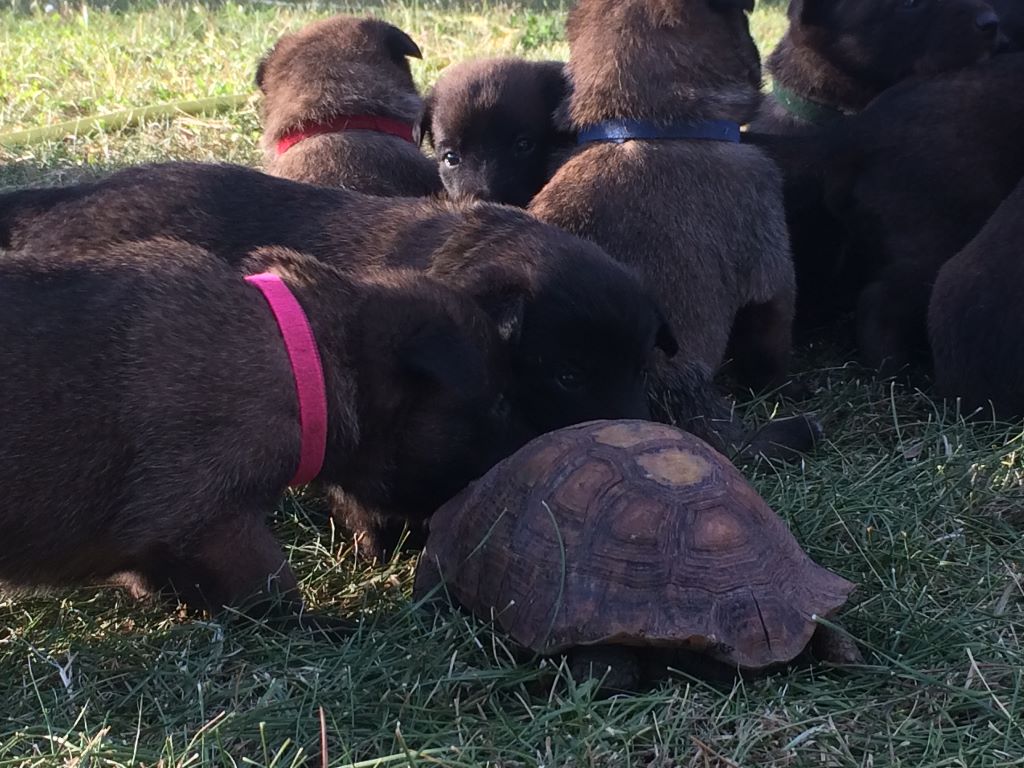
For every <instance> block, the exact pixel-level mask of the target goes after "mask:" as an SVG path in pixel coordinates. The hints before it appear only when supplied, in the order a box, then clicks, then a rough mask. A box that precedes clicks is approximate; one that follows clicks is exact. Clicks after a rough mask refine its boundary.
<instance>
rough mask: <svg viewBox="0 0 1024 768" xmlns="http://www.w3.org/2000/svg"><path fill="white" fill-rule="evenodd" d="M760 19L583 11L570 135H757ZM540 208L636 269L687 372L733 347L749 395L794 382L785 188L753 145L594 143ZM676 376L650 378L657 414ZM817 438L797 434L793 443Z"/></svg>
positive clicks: (689, 10) (649, 5) (572, 27)
mask: <svg viewBox="0 0 1024 768" xmlns="http://www.w3.org/2000/svg"><path fill="white" fill-rule="evenodd" d="M751 7H752V3H749V2H743V1H742V0H737V1H736V2H727V1H726V0H686V1H685V2H680V1H679V0H672V1H671V2H670V1H669V0H631V1H630V2H613V0H580V2H579V3H578V4H577V5H576V6H575V7H574V8H573V10H572V11H571V12H570V15H569V18H568V23H567V30H568V36H569V44H570V51H571V55H570V60H569V64H568V71H569V75H570V79H571V81H572V94H571V96H570V98H569V102H568V116H569V119H570V121H571V124H572V126H573V128H575V129H577V130H579V129H582V128H584V127H586V126H589V125H592V124H595V123H599V122H601V121H603V120H609V119H614V118H625V119H646V120H653V121H657V122H662V123H670V122H672V121H675V120H693V119H726V120H732V121H735V122H738V123H741V124H742V123H745V122H747V121H748V120H749V119H750V118H751V117H752V116H753V114H754V112H755V111H756V110H757V106H758V103H759V99H760V93H759V90H758V87H759V84H760V80H761V69H760V63H759V60H758V54H757V49H756V47H755V46H754V42H753V40H752V39H751V37H750V33H749V29H748V22H747V16H746V11H749V10H750V9H751ZM530 211H531V212H532V213H534V214H535V215H537V216H538V217H539V218H541V219H542V220H544V221H548V222H551V223H553V224H557V225H558V226H561V227H564V228H565V229H568V230H569V231H570V232H573V233H575V234H578V235H582V236H584V237H587V238H589V239H592V240H593V241H594V242H596V243H598V244H599V245H601V246H602V247H603V248H605V249H606V250H607V251H608V252H609V253H610V254H611V255H612V256H613V257H615V258H616V259H619V260H620V261H622V262H623V263H625V264H627V265H629V266H631V267H633V268H635V269H636V270H637V272H638V274H639V275H640V276H641V278H642V280H643V281H644V283H645V284H646V285H647V286H648V288H649V289H650V290H651V291H652V293H653V294H654V295H655V297H656V298H657V299H658V301H659V303H660V304H661V305H662V306H663V307H664V308H665V311H666V313H667V314H668V317H669V321H670V324H671V326H672V329H673V331H674V332H675V336H676V338H677V339H678V340H679V344H680V354H679V355H678V358H677V359H678V360H679V361H697V362H699V363H701V364H702V365H703V366H705V367H706V368H707V369H709V370H711V371H714V370H717V369H718V368H719V366H720V365H721V364H722V363H723V362H724V361H725V359H726V356H727V351H728V350H730V347H731V353H732V355H733V357H734V363H735V366H736V373H737V376H738V378H739V380H740V382H741V383H742V384H743V385H744V386H751V387H754V388H758V389H760V388H763V387H766V386H771V385H774V384H778V383H781V382H782V381H783V380H784V378H785V375H786V367H787V363H788V358H789V353H790V334H791V324H792V318H793V302H794V287H795V286H794V275H793V265H792V261H791V258H790V253H789V243H788V239H787V234H786V222H785V214H784V211H783V206H782V180H781V177H780V175H779V172H778V170H777V169H776V168H775V166H774V165H773V164H772V163H771V161H770V160H768V159H767V158H766V157H765V156H764V155H763V154H762V153H761V152H760V151H759V150H757V149H756V148H753V147H750V146H743V145H737V144H727V143H722V142H711V141H698V140H693V141H678V140H668V141H664V140H655V141H627V142H625V143H623V144H614V143H591V144H587V145H584V146H581V147H580V148H579V149H577V150H576V151H575V152H574V153H573V154H572V155H571V157H570V158H569V159H568V160H567V161H566V162H565V164H564V165H562V167H561V168H560V169H559V170H558V172H557V173H556V174H555V176H554V178H553V179H552V180H551V182H550V183H549V184H548V185H547V186H546V187H545V188H544V189H543V190H542V191H541V192H540V194H539V195H538V196H537V197H536V198H535V199H534V201H533V203H531V205H530ZM730 334H731V338H730ZM674 365H675V364H674V363H666V365H665V366H662V367H661V369H660V370H659V372H658V373H657V375H656V376H655V377H654V381H653V388H652V393H653V396H654V399H655V400H656V401H661V400H663V399H668V400H672V399H673V398H672V397H671V396H668V397H667V398H666V397H665V396H664V393H666V392H668V391H673V390H676V391H677V390H678V388H677V387H676V385H675V384H674V383H673V382H674V378H675V372H674V371H673V366H674ZM670 415H671V416H672V417H674V418H676V419H678V418H679V416H680V415H679V414H670ZM686 416H692V414H687V415H686ZM807 438H808V436H807V432H806V431H803V433H802V435H801V437H800V439H799V442H804V441H806V440H807Z"/></svg>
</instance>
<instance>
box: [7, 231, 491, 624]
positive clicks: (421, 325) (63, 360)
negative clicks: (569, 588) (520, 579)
mask: <svg viewBox="0 0 1024 768" xmlns="http://www.w3.org/2000/svg"><path fill="white" fill-rule="evenodd" d="M240 266H241V267H242V270H243V271H245V272H253V273H255V272H263V271H271V272H274V273H276V274H278V275H280V276H281V278H282V279H283V280H284V282H285V284H286V285H287V286H288V287H289V288H290V290H291V292H292V293H293V295H294V296H295V298H296V299H297V300H298V302H299V304H300V305H301V306H302V308H303V310H304V312H305V314H306V317H307V318H308V322H309V325H310V327H311V330H312V332H313V335H314V337H315V342H316V347H317V349H318V351H319V354H320V359H321V361H322V368H323V379H324V384H325V389H326V405H327V428H328V431H327V438H326V453H325V459H324V463H323V467H322V470H321V472H320V475H319V477H320V479H321V480H322V481H323V482H327V483H334V484H338V485H340V486H341V487H343V488H344V489H345V491H346V492H347V493H349V494H351V495H352V496H353V497H354V498H356V499H359V500H360V501H361V502H363V503H365V504H368V505H386V506H389V507H392V508H395V507H398V508H402V509H406V510H409V509H411V507H410V503H412V507H416V508H419V506H420V503H421V502H422V503H424V504H428V505H430V504H434V503H438V502H440V501H441V500H442V499H444V498H446V497H447V496H448V495H450V494H451V493H452V492H453V491H454V490H455V489H457V488H459V487H460V486H461V485H463V484H464V483H465V482H466V481H467V480H469V479H470V478H472V477H474V476H476V475H477V474H478V473H479V472H480V471H482V470H483V469H485V468H486V465H487V464H488V462H489V457H492V456H493V455H494V451H493V449H494V448H495V447H496V446H497V445H498V444H499V442H500V440H501V439H502V437H503V434H504V432H505V424H504V423H503V420H502V418H500V413H501V409H500V408H497V407H496V406H497V405H498V403H499V401H500V398H501V391H502V388H503V384H504V381H503V371H504V360H503V352H502V349H501V345H500V343H499V340H498V338H497V335H496V334H495V333H494V329H493V327H492V325H491V323H490V322H489V321H488V319H487V318H486V316H485V315H483V313H482V312H481V311H480V310H479V308H478V307H477V306H476V305H475V304H474V303H473V302H471V301H469V300H468V299H465V298H462V297H460V296H459V295H457V294H456V293H454V292H453V291H451V290H450V289H448V288H445V287H444V286H443V285H441V284H439V283H438V282H437V281H434V280H432V279H429V278H427V277H424V276H423V275H422V274H418V273H414V272H409V271H397V270H391V271H382V272H380V273H378V274H376V275H373V276H370V275H366V276H364V277H361V278H354V277H352V276H345V275H343V274H342V273H341V272H340V271H339V270H336V269H334V268H332V267H330V266H328V265H325V264H323V263H321V262H318V261H316V260H313V259H310V258H307V257H303V256H300V255H299V254H297V253H294V252H289V251H286V250H285V249H275V248H268V249H262V250H261V251H259V252H257V253H255V254H254V255H253V256H252V257H251V258H246V259H244V260H243V264H242V265H240ZM0 314H2V316H3V318H4V323H3V325H4V328H5V329H6V330H5V338H4V344H3V345H2V348H0V396H2V397H3V401H4V403H5V407H6V411H5V415H4V418H3V420H2V422H0V477H2V484H3V487H4V499H3V504H2V506H0V537H2V538H3V541H4V546H3V548H2V549H0V580H2V581H3V582H4V583H5V584H6V585H11V586H14V587H21V588H33V587H60V586H65V585H73V584H80V583H84V582H92V581H96V580H102V579H107V578H109V577H112V576H115V575H117V576H118V580H119V581H122V582H123V581H129V582H130V583H132V584H133V585H135V586H136V587H141V588H143V589H147V590H162V589H164V588H167V587H170V588H173V589H174V590H176V591H177V592H178V594H179V595H181V596H182V597H183V598H184V599H185V600H186V601H187V602H189V603H193V604H195V605H197V606H200V607H206V608H209V609H210V610H212V611H218V610H220V609H221V608H222V607H223V606H225V605H239V604H241V603H243V602H245V601H247V600H249V599H251V598H253V597H258V596H261V595H262V596H263V597H264V598H267V597H269V595H268V594H267V593H268V590H270V585H271V583H275V584H276V588H277V590H279V591H280V593H281V596H282V597H283V598H284V600H285V606H286V608H287V609H288V610H290V611H293V612H297V611H299V610H300V609H301V600H300V598H299V595H298V590H297V585H296V580H295V577H294V575H293V574H292V572H291V569H290V568H289V566H288V563H287V560H286V558H285V555H284V553H283V551H282V550H281V547H280V546H279V545H278V543H277V542H276V541H275V540H274V537H273V535H272V534H271V532H270V530H269V528H268V527H267V524H266V517H267V516H268V514H269V513H270V512H271V511H272V510H273V508H274V504H275V503H276V501H277V499H278V498H279V496H280V495H281V493H282V492H283V491H284V489H285V486H286V485H287V483H288V482H289V479H290V478H291V477H292V476H293V474H294V473H295V472H296V468H297V466H298V463H299V456H300V443H301V435H300V423H299V402H298V398H297V396H296V380H295V375H294V373H293V369H292V365H291V363H290V361H289V357H288V353H287V352H286V348H285V345H284V341H283V339H282V333H281V329H280V328H279V326H278V324H277V321H276V320H275V319H274V315H273V313H272V312H271V309H270V307H269V306H268V304H267V301H266V299H265V298H264V297H263V295H262V294H261V293H260V291H259V290H258V289H257V288H255V287H254V286H252V285H249V284H247V283H246V282H245V281H244V280H243V279H242V276H241V275H240V274H239V271H238V270H237V269H232V268H231V267H229V266H228V265H227V264H225V263H224V262H223V261H222V260H221V259H218V258H216V257H214V256H212V255H211V254H209V253H208V252H206V251H204V250H202V249H200V248H198V247H196V246H192V245H188V244H186V243H182V242H180V241H176V240H166V239H165V240H153V241H149V242H141V243H134V244H124V245H119V246H111V247H109V248H107V249H105V250H104V252H103V253H100V254H98V255H91V254H88V253H78V254H71V253H70V252H63V253H57V254H54V253H48V252H45V251H35V250H33V249H26V250H24V251H22V252H19V253H17V254H7V255H6V256H5V258H4V259H3V260H0ZM126 575H127V578H126ZM271 591H273V590H271ZM265 607H266V606H262V607H261V608H265Z"/></svg>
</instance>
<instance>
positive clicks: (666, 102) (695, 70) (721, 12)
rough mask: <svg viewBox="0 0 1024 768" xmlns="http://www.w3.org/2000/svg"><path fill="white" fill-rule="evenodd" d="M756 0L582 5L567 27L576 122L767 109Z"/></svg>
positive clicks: (592, 0)
mask: <svg viewBox="0 0 1024 768" xmlns="http://www.w3.org/2000/svg"><path fill="white" fill-rule="evenodd" d="M753 7H754V3H753V0H578V2H577V4H576V6H575V7H574V8H573V9H572V10H571V11H570V13H569V17H568V20H567V22H566V31H567V33H568V38H569V45H570V50H571V54H570V58H569V65H568V69H569V75H570V80H571V82H572V89H573V93H572V97H571V101H570V114H571V118H572V123H573V124H574V125H575V126H576V127H577V128H580V127H583V126H586V125H590V124H593V123H596V122H599V121H602V120H608V119H614V118H625V119H648V120H657V121H662V122H667V121H671V120H676V119H724V120H735V121H737V122H740V123H746V122H748V121H749V120H750V119H751V118H752V116H753V114H754V113H755V112H756V110H757V107H758V105H759V103H760V85H761V60H760V57H759V55H758V51H757V47H756V46H755V44H754V41H753V39H752V38H751V36H750V28H749V23H748V19H747V13H749V12H750V11H751V10H753Z"/></svg>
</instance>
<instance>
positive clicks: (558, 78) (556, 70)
mask: <svg viewBox="0 0 1024 768" xmlns="http://www.w3.org/2000/svg"><path fill="white" fill-rule="evenodd" d="M537 66H538V69H539V71H540V81H541V91H542V93H543V94H544V103H545V106H546V107H547V110H548V113H550V114H553V113H554V112H555V110H557V109H558V108H559V107H560V106H562V102H563V101H565V97H566V96H568V95H569V77H568V75H567V73H566V71H565V65H564V64H563V63H562V62H560V61H542V62H540V63H539V64H538V65H537Z"/></svg>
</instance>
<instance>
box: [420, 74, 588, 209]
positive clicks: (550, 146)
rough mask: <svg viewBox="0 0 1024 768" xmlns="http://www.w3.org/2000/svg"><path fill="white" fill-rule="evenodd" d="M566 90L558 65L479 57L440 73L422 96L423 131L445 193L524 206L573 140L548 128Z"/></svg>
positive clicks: (553, 127) (555, 128) (568, 134)
mask: <svg viewBox="0 0 1024 768" xmlns="http://www.w3.org/2000/svg"><path fill="white" fill-rule="evenodd" d="M567 90H568V83H567V82H566V79H565V71H564V65H563V64H562V62H558V61H526V60H524V59H512V58H507V59H481V60H477V61H466V62H462V63H461V64H456V65H455V66H452V67H449V68H448V69H446V70H445V71H444V72H442V73H441V77H440V78H438V81H437V83H436V84H435V85H434V87H433V89H432V90H431V91H430V93H429V94H427V99H426V103H427V108H426V111H425V112H424V117H423V126H424V128H423V133H424V136H425V137H426V138H427V139H429V140H430V142H431V144H432V146H433V147H434V154H435V155H437V158H438V162H439V163H440V171H441V180H442V181H443V182H444V186H445V189H447V190H448V194H449V195H451V196H452V197H453V198H454V199H457V200H459V199H477V200H489V201H491V202H495V203H506V204H508V205H518V206H526V205H527V204H528V203H529V202H530V200H531V199H532V198H533V196H534V195H535V194H537V192H539V191H540V189H541V187H543V186H544V184H545V183H546V182H547V181H548V179H549V178H551V174H552V173H553V171H554V167H553V166H554V165H555V164H556V163H557V162H558V159H557V158H558V157H559V155H560V154H562V153H564V152H565V151H566V150H567V149H569V148H570V147H572V146H574V145H575V143H576V134H575V133H574V132H572V131H569V130H564V129H562V128H559V127H558V126H557V125H556V124H555V118H554V113H555V111H556V110H557V109H558V108H559V106H560V105H561V103H562V101H563V99H564V98H565V95H566V92H567Z"/></svg>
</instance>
